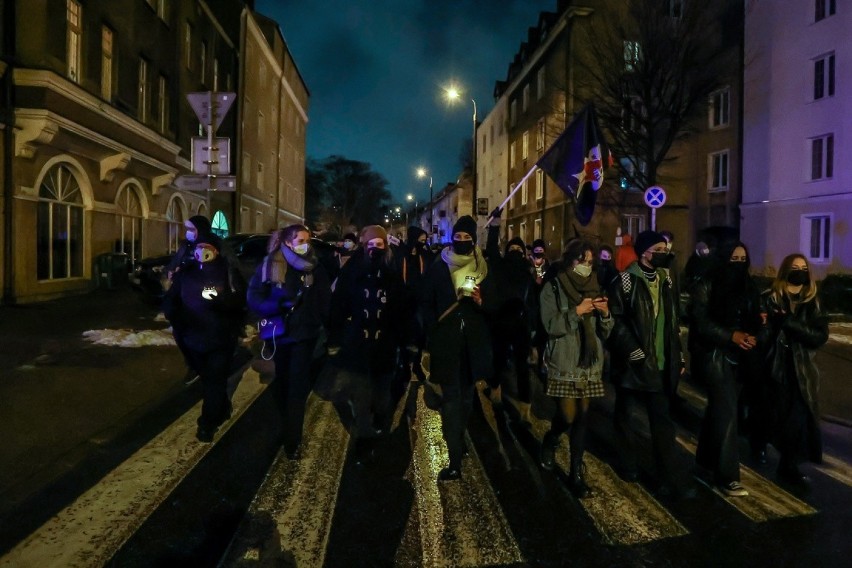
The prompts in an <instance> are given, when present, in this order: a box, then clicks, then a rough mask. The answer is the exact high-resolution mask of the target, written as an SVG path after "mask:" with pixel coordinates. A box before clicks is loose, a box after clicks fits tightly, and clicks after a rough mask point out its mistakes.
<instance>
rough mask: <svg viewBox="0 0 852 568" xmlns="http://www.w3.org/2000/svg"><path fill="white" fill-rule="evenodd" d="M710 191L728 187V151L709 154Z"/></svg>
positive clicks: (722, 189) (723, 189) (724, 189)
mask: <svg viewBox="0 0 852 568" xmlns="http://www.w3.org/2000/svg"><path fill="white" fill-rule="evenodd" d="M709 167H710V175H709V178H710V180H709V181H710V191H726V190H727V189H728V151H727V150H725V151H724V152H716V153H715V154H710V160H709Z"/></svg>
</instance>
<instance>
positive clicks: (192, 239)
mask: <svg viewBox="0 0 852 568" xmlns="http://www.w3.org/2000/svg"><path fill="white" fill-rule="evenodd" d="M196 238H198V231H187V232H186V240H188V241H189V242H191V243H194V242H195V239H196Z"/></svg>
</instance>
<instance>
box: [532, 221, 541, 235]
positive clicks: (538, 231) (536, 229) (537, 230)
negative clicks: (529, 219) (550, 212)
mask: <svg viewBox="0 0 852 568" xmlns="http://www.w3.org/2000/svg"><path fill="white" fill-rule="evenodd" d="M540 238H541V219H536V220H535V222H534V223H533V240H536V239H540Z"/></svg>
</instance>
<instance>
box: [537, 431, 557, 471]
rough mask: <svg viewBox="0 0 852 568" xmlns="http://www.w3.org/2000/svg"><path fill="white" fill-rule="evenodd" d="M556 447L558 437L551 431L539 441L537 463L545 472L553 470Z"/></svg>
mask: <svg viewBox="0 0 852 568" xmlns="http://www.w3.org/2000/svg"><path fill="white" fill-rule="evenodd" d="M558 445H559V435H557V434H554V433H553V432H552V431H550V432H548V433H547V434H545V435H544V439H543V440H542V441H541V454H540V457H539V463H541V467H543V468H544V469H546V470H547V471H551V470H553V466H554V465H555V464H556V447H557V446H558Z"/></svg>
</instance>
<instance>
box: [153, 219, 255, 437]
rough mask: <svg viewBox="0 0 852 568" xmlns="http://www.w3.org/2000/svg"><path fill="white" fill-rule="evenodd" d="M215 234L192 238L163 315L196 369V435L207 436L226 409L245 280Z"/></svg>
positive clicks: (228, 412) (223, 417)
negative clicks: (188, 258)
mask: <svg viewBox="0 0 852 568" xmlns="http://www.w3.org/2000/svg"><path fill="white" fill-rule="evenodd" d="M221 244H222V243H221V241H220V240H219V239H218V237H216V236H214V235H209V234H208V235H206V236H199V237H198V238H197V239H195V250H194V253H193V261H192V262H189V261H187V262H185V263H184V264H183V267H182V268H181V270H180V277H179V278H176V279H175V281H174V284H173V285H172V289H171V290H170V294H169V296H168V298H167V302H166V305H165V306H164V307H165V315H166V317H167V318H168V319H169V321H170V322H172V326H174V327H177V328H179V329H180V330H181V333H182V340H183V343H184V348H185V349H186V352H185V354H186V355H187V357H188V359H189V361H190V363H191V367H192V368H193V369H195V370H197V371H198V373H199V374H200V375H201V383H202V385H203V393H204V394H203V403H202V405H201V416H200V417H199V418H198V431H197V432H196V437H197V438H198V440H199V441H201V442H212V441H213V435H214V434H215V432H216V430H217V429H218V428H219V426H220V425H221V424H222V423H223V422H225V421H226V420H227V419H228V418H230V415H231V404H230V401H229V400H228V394H227V386H228V374H229V373H230V371H231V362H232V360H233V356H234V349H235V348H236V346H237V337H238V335H239V332H240V326H241V324H242V321H243V307H244V306H245V282H244V281H243V280H242V277H241V276H240V274H239V271H237V270H232V269H231V267H229V266H228V262H227V261H226V260H225V257H224V256H222V255H221V254H220V251H221Z"/></svg>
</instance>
